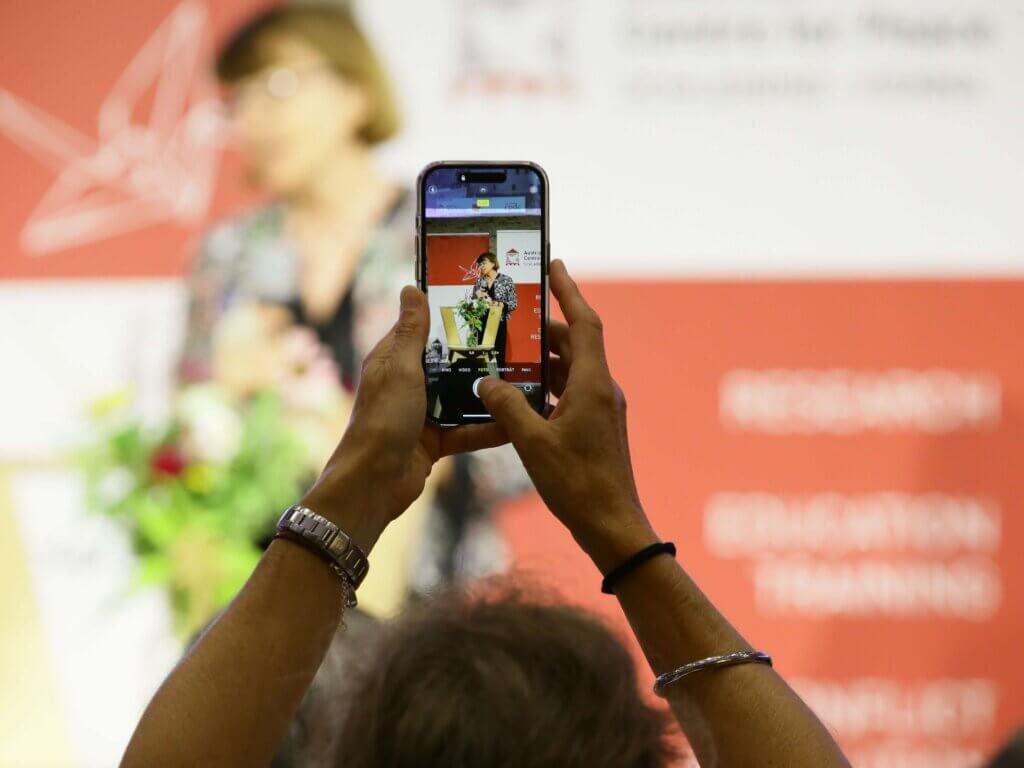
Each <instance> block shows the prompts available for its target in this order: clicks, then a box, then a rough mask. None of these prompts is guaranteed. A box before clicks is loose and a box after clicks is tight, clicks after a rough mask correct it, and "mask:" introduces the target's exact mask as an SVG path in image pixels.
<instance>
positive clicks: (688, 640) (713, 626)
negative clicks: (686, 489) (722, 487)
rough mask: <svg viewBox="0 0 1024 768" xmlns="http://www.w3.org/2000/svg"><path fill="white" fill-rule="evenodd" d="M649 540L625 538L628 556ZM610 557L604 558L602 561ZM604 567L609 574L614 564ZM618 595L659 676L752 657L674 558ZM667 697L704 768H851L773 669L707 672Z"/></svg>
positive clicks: (635, 575) (660, 560) (626, 583)
mask: <svg viewBox="0 0 1024 768" xmlns="http://www.w3.org/2000/svg"><path fill="white" fill-rule="evenodd" d="M650 536H651V538H649V539H647V540H646V541H644V539H643V535H642V534H639V535H638V534H633V535H632V536H631V537H630V536H626V537H625V538H626V540H630V539H632V541H631V543H630V544H628V545H621V546H622V549H623V550H628V551H629V552H633V551H637V550H638V549H640V548H641V547H642V546H644V545H645V544H646V543H650V542H651V541H653V540H655V539H654V538H653V534H650ZM609 557H610V555H609V554H606V553H602V554H600V555H599V558H598V559H600V558H604V559H605V560H607V559H609ZM622 559H624V558H622ZM618 562H621V559H619V560H618ZM613 564H617V563H614V561H613ZM598 565H599V567H601V568H602V570H603V571H605V572H607V571H608V570H609V563H608V562H604V563H601V562H598ZM615 592H616V595H617V597H618V599H619V602H620V604H621V605H622V609H623V611H624V612H625V614H626V618H627V619H628V620H629V623H630V625H631V627H632V628H633V632H634V633H635V634H636V637H637V639H638V640H639V642H640V646H641V648H642V649H643V651H644V654H645V656H646V657H647V660H648V662H649V663H650V665H651V669H652V670H654V672H655V674H660V673H663V672H667V671H670V670H672V669H675V668H677V667H679V666H682V665H683V664H686V663H688V662H691V661H696V660H698V659H704V658H707V657H709V656H717V655H720V654H724V653H730V652H733V651H741V650H750V649H751V646H750V645H749V644H748V643H747V642H746V640H744V639H743V637H742V636H741V635H740V634H739V633H738V632H737V631H736V630H735V629H734V628H733V627H732V625H731V624H730V623H729V622H728V621H727V620H726V619H725V617H724V616H722V614H721V613H719V612H718V610H717V609H716V608H715V607H714V605H712V603H711V602H710V601H709V600H708V599H707V597H705V596H704V594H703V593H702V592H701V591H700V589H699V588H698V587H697V585H696V584H695V583H694V582H693V580H692V579H690V577H689V576H688V575H687V574H686V573H685V571H684V570H683V569H682V567H681V566H680V565H679V564H678V563H677V562H676V561H675V560H674V559H673V558H670V557H665V556H659V557H655V558H653V559H651V560H649V561H647V562H646V563H644V564H643V565H641V566H640V567H638V568H637V569H636V570H634V571H633V572H631V573H630V574H628V575H627V576H626V577H625V578H623V579H622V580H621V581H620V582H619V583H618V584H617V585H616V588H615ZM758 650H767V651H769V652H770V651H771V649H758ZM666 693H667V694H668V698H669V703H670V705H671V707H672V711H673V713H674V714H675V716H676V719H677V720H678V721H679V724H680V726H681V727H682V729H683V731H684V733H685V734H686V736H687V738H688V739H689V741H690V744H691V746H692V747H693V750H694V753H695V754H696V756H697V759H698V761H699V762H700V765H701V766H702V767H703V768H715V767H716V766H748V765H749V766H786V767H787V768H789V767H797V766H813V767H814V768H823V767H825V766H846V765H848V763H847V762H846V760H845V758H844V757H843V755H842V753H841V751H840V750H839V748H838V746H836V744H835V742H834V740H833V739H832V737H831V736H830V735H829V733H828V731H827V730H826V729H825V727H824V726H823V725H822V724H821V722H820V721H819V720H818V719H817V717H816V716H815V715H814V713H813V712H811V711H810V709H808V707H807V706H806V705H805V704H804V703H803V701H801V699H800V698H799V697H798V696H797V695H796V694H795V693H794V692H793V691H792V689H790V687H789V686H788V685H787V684H786V682H785V681H784V680H783V679H782V678H781V677H780V676H779V675H778V674H777V673H776V672H775V671H774V670H773V669H771V668H770V667H768V666H765V665H762V664H742V665H738V666H733V667H724V668H719V669H709V670H704V671H701V672H697V673H695V674H693V675H690V676H688V677H686V678H684V679H682V680H680V681H678V682H676V683H673V684H672V685H671V686H669V688H667V689H666Z"/></svg>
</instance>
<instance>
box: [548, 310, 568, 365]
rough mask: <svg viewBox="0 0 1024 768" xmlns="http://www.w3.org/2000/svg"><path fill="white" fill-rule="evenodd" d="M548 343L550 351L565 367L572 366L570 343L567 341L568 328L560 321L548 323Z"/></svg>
mask: <svg viewBox="0 0 1024 768" xmlns="http://www.w3.org/2000/svg"><path fill="white" fill-rule="evenodd" d="M548 343H549V346H550V347H551V351H552V352H554V353H555V354H556V355H558V356H559V357H560V358H562V360H564V361H565V363H566V364H567V365H571V364H572V343H571V342H570V340H569V326H568V325H566V324H565V323H563V322H562V321H561V320H551V321H549V322H548Z"/></svg>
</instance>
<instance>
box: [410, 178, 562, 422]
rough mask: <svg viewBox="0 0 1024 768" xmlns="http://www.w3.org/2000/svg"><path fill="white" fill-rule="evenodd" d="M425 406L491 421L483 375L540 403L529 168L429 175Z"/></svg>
mask: <svg viewBox="0 0 1024 768" xmlns="http://www.w3.org/2000/svg"><path fill="white" fill-rule="evenodd" d="M423 188H424V195H425V198H426V199H425V205H424V218H423V233H424V251H425V255H426V261H425V263H426V284H427V299H428V301H429V304H430V336H429V338H428V340H427V349H426V356H425V366H426V372H427V398H428V403H427V407H428V410H429V412H430V414H431V416H433V418H435V419H437V420H438V421H440V422H441V423H447V424H455V423H462V422H471V421H474V420H477V419H479V420H484V419H489V418H490V414H488V413H487V409H486V408H485V407H484V405H483V403H482V402H481V401H480V398H479V397H478V396H477V387H478V385H479V382H480V380H481V379H482V378H483V377H485V376H488V375H490V376H499V377H501V378H502V379H505V380H506V381H509V382H511V383H513V384H514V385H516V386H517V387H519V388H520V389H521V390H522V391H523V393H524V394H525V395H526V397H527V398H528V399H529V400H530V401H531V403H532V404H533V405H534V407H536V408H538V409H539V408H540V407H542V406H543V399H544V393H543V388H542V386H541V324H542V322H543V303H542V301H543V278H542V273H543V251H542V241H543V221H542V218H541V216H542V209H543V206H542V197H541V196H542V195H543V193H544V188H543V181H542V179H541V178H540V176H539V175H538V174H537V173H536V172H535V171H533V170H531V169H529V168H466V169H453V168H438V169H435V170H433V171H431V172H430V173H429V174H428V176H427V178H426V179H425V180H424V185H423Z"/></svg>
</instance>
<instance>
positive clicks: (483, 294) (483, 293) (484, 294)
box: [476, 288, 487, 299]
mask: <svg viewBox="0 0 1024 768" xmlns="http://www.w3.org/2000/svg"><path fill="white" fill-rule="evenodd" d="M476 297H477V298H478V299H487V291H485V290H484V289H483V288H477V290H476Z"/></svg>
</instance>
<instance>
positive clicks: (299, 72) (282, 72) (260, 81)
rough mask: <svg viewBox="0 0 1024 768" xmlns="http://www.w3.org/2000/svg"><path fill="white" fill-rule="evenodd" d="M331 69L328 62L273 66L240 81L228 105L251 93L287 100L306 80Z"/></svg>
mask: <svg viewBox="0 0 1024 768" xmlns="http://www.w3.org/2000/svg"><path fill="white" fill-rule="evenodd" d="M329 69H330V66H329V65H327V64H312V65H309V66H305V67H271V68H270V69H266V70H264V71H262V72H260V73H258V74H255V75H252V76H250V77H247V78H246V79H245V80H244V81H243V82H241V83H239V84H238V86H237V87H236V88H235V89H234V93H232V94H231V95H230V96H229V98H228V100H227V101H228V106H234V104H235V103H237V102H238V101H239V100H240V99H241V98H242V97H243V96H244V95H247V94H250V93H255V94H258V95H260V96H268V97H270V98H271V99H273V100H274V101H287V100H288V99H290V98H292V97H293V96H295V95H296V94H298V92H299V91H300V90H301V88H302V86H303V85H304V84H305V83H306V82H308V81H309V80H310V79H312V78H313V77H314V76H316V75H319V74H322V73H324V72H326V71H328V70H329Z"/></svg>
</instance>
